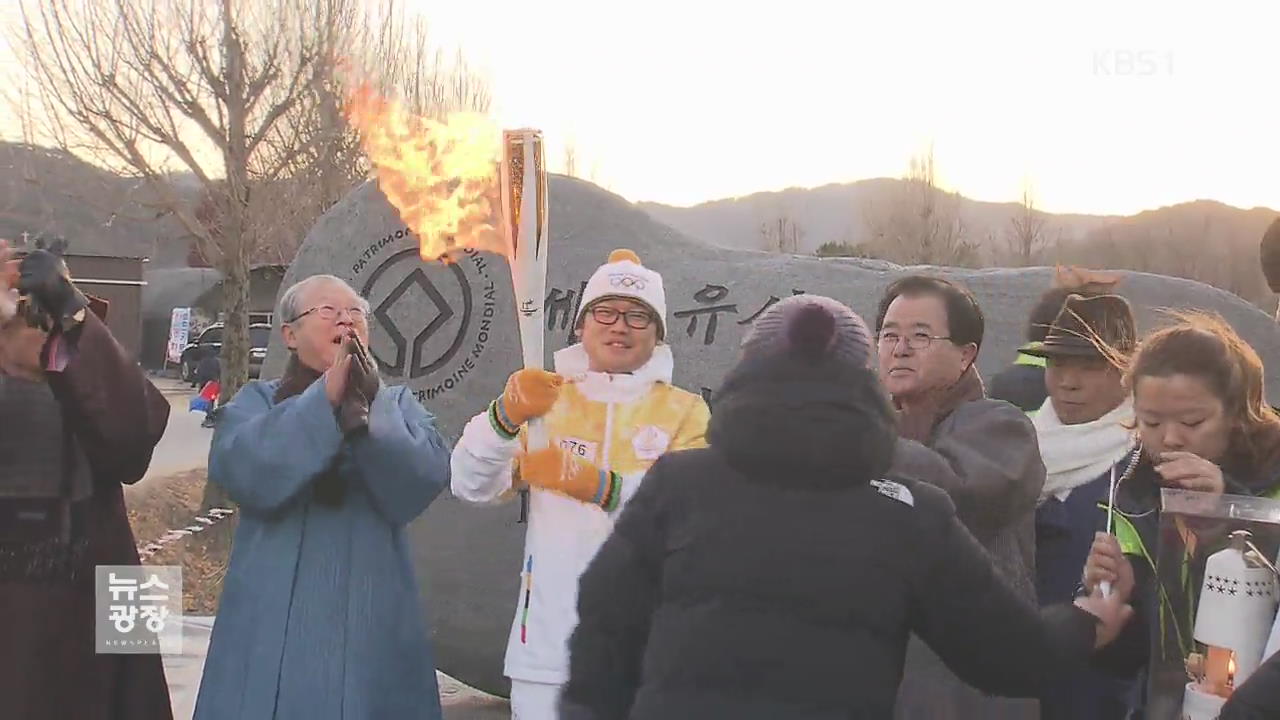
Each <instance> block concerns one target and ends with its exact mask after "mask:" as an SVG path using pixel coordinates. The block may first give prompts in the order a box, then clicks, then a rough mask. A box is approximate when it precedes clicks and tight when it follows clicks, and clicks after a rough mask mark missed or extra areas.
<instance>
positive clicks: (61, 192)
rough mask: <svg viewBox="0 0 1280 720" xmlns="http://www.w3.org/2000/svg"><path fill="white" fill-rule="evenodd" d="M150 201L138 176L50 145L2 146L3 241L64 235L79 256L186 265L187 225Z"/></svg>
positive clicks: (0, 203)
mask: <svg viewBox="0 0 1280 720" xmlns="http://www.w3.org/2000/svg"><path fill="white" fill-rule="evenodd" d="M146 203H147V192H146V191H145V189H144V188H143V187H142V186H141V184H140V183H139V181H138V180H136V179H134V178H125V177H120V176H118V175H114V174H112V173H110V172H107V171H105V170H103V169H101V168H98V167H95V166H94V165H91V164H89V163H87V162H84V161H83V160H80V159H79V158H76V157H74V156H72V155H68V154H66V153H62V152H59V151H57V150H53V149H50V148H44V147H35V146H31V145H24V144H20V143H9V142H0V238H8V239H11V240H14V241H20V240H21V239H22V236H23V233H27V234H28V237H29V238H31V239H35V238H38V237H47V238H57V237H65V238H67V240H68V241H69V242H70V251H71V252H74V253H80V254H85V255H119V256H125V257H145V258H150V259H151V261H152V263H154V264H155V266H159V267H173V266H182V265H185V264H186V259H187V253H188V250H189V248H190V241H189V240H188V239H187V237H186V233H185V232H184V230H183V228H182V226H181V224H180V223H178V222H177V221H176V220H173V219H172V218H167V217H163V216H160V217H157V212H156V210H155V209H153V208H148V207H147V205H146Z"/></svg>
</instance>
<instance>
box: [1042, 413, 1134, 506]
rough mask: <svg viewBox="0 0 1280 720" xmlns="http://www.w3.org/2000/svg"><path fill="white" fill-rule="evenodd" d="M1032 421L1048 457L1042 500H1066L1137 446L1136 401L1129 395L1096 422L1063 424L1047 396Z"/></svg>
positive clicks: (1043, 452) (1043, 451) (1045, 466)
mask: <svg viewBox="0 0 1280 720" xmlns="http://www.w3.org/2000/svg"><path fill="white" fill-rule="evenodd" d="M1032 423H1033V424H1034V425H1035V426H1036V436H1037V437H1038V438H1039V440H1040V457H1041V458H1042V459H1043V460H1044V469H1045V478H1044V489H1043V490H1041V491H1040V502H1041V503H1043V502H1044V501H1045V500H1048V499H1049V497H1050V496H1054V497H1057V498H1058V499H1059V500H1066V499H1067V496H1068V495H1070V494H1071V491H1072V490H1074V489H1076V488H1078V487H1080V486H1081V485H1084V484H1085V483H1087V482H1090V481H1092V480H1095V479H1097V478H1098V477H1099V476H1100V475H1102V474H1103V473H1104V472H1106V471H1107V470H1108V469H1109V468H1110V467H1111V466H1112V465H1115V464H1116V463H1117V462H1120V460H1121V459H1122V458H1124V456H1125V455H1127V454H1128V452H1129V449H1130V448H1131V447H1133V432H1132V431H1131V430H1130V429H1129V428H1128V427H1126V426H1127V425H1132V424H1133V401H1132V400H1131V399H1128V398H1126V399H1125V401H1124V402H1123V403H1121V404H1120V406H1119V407H1117V408H1116V409H1115V410H1112V411H1111V412H1109V413H1107V414H1106V415H1103V416H1102V417H1100V418H1098V419H1097V420H1094V421H1093V422H1088V423H1081V424H1079V425H1063V424H1062V421H1061V420H1059V419H1058V413H1056V412H1054V410H1053V400H1052V399H1050V398H1046V399H1045V401H1044V405H1043V406H1042V407H1041V408H1040V410H1039V411H1038V412H1036V414H1035V417H1034V418H1033V419H1032Z"/></svg>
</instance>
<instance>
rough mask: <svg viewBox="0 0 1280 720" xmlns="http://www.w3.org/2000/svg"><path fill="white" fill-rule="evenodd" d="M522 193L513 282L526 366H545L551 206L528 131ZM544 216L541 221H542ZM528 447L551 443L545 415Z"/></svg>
mask: <svg viewBox="0 0 1280 720" xmlns="http://www.w3.org/2000/svg"><path fill="white" fill-rule="evenodd" d="M520 152H521V153H523V158H522V161H521V170H522V173H521V174H522V176H523V177H522V178H521V183H520V187H521V194H520V209H519V215H518V217H519V227H515V228H512V230H513V231H514V232H516V233H518V234H517V235H516V238H517V241H516V242H515V243H514V250H515V251H514V257H513V258H512V266H511V272H512V282H513V283H514V290H515V294H516V304H517V310H518V312H517V313H516V316H517V324H518V327H519V330H520V350H521V354H522V355H523V360H524V366H525V367H526V368H536V369H542V367H543V360H542V358H543V348H544V343H545V340H546V325H545V313H544V310H545V308H544V302H545V300H544V298H545V295H546V285H547V255H546V252H547V248H546V241H547V235H548V231H547V224H548V222H547V220H548V219H547V217H546V213H547V208H546V202H547V199H546V197H545V193H546V183H545V176H544V175H542V174H540V170H541V152H542V147H541V138H540V136H539V135H537V134H536V133H533V132H530V133H527V134H525V137H524V141H523V142H522V143H520ZM540 218H541V220H540ZM525 432H526V436H527V437H526V439H527V442H528V449H530V450H538V449H541V448H544V447H546V446H547V443H548V438H547V429H546V423H545V422H544V421H543V420H542V419H541V418H534V419H533V420H530V421H529V424H528V426H527V427H526V428H525Z"/></svg>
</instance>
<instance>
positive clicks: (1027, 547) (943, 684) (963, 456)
mask: <svg viewBox="0 0 1280 720" xmlns="http://www.w3.org/2000/svg"><path fill="white" fill-rule="evenodd" d="M903 444H904V446H905V447H906V448H907V449H909V450H910V452H899V454H898V456H897V458H896V459H895V462H894V466H893V467H894V469H893V472H894V473H895V475H896V476H897V477H905V478H911V479H915V480H920V481H922V482H925V483H928V484H930V485H933V486H935V487H938V488H941V489H943V490H945V491H946V492H947V494H948V496H950V498H951V500H952V502H953V503H955V507H956V513H957V515H958V517H959V519H960V521H961V522H962V523H963V524H964V526H965V528H967V529H968V530H969V532H970V533H972V534H973V536H974V537H975V538H976V539H977V540H978V542H979V543H981V544H982V546H983V547H984V548H986V550H987V552H989V553H990V556H991V560H992V563H993V564H994V566H995V569H996V573H997V574H998V575H999V576H1000V578H1001V579H1002V580H1003V581H1004V582H1005V583H1006V584H1007V585H1008V586H1009V587H1010V588H1011V589H1012V590H1013V591H1014V592H1015V593H1017V595H1018V596H1019V597H1020V598H1022V600H1023V601H1024V602H1026V603H1027V604H1028V605H1034V604H1035V602H1036V591H1035V508H1036V500H1037V499H1038V498H1039V496H1040V490H1041V488H1042V487H1044V462H1043V461H1042V460H1041V459H1040V445H1039V443H1038V441H1037V439H1036V430H1035V427H1034V426H1033V425H1032V424H1031V421H1030V419H1028V418H1027V416H1026V415H1025V414H1023V413H1021V412H1019V411H1018V409H1017V408H1015V407H1013V406H1012V405H1010V404H1009V403H1007V402H1003V401H1000V400H988V399H979V400H972V401H969V402H965V403H962V404H961V405H960V406H959V407H957V408H956V409H955V410H954V411H953V412H951V413H949V414H948V415H946V416H945V417H943V418H942V419H941V420H940V421H938V423H937V425H936V426H935V427H934V429H933V432H932V433H931V435H930V437H929V438H928V443H927V447H926V446H923V445H920V444H919V443H916V442H913V441H904V443H903ZM945 660H946V659H945V658H939V657H938V655H937V654H936V653H934V652H932V651H930V649H929V648H928V647H926V646H925V644H923V643H921V642H919V640H918V639H917V640H913V641H912V643H911V646H910V648H909V649H908V652H907V665H906V672H905V674H904V676H903V680H902V687H901V688H900V689H899V692H898V707H897V712H896V713H895V717H897V718H898V720H952V719H954V720H968V719H969V718H979V717H980V718H983V719H984V720H1038V718H1039V716H1040V712H1039V707H1038V703H1036V702H1035V701H1034V700H1011V699H1005V698H993V697H989V696H988V695H986V694H984V693H983V692H980V689H978V688H974V687H972V683H968V682H967V681H965V679H964V678H963V677H957V674H956V673H953V672H951V671H950V670H948V669H947V667H946V665H945Z"/></svg>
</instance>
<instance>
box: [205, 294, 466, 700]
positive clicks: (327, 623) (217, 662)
mask: <svg viewBox="0 0 1280 720" xmlns="http://www.w3.org/2000/svg"><path fill="white" fill-rule="evenodd" d="M368 312H369V308H368V303H367V302H366V301H365V300H364V299H363V298H361V297H360V296H359V295H357V294H356V293H355V291H353V290H352V289H351V287H350V286H348V285H347V284H346V283H345V282H343V281H342V280H340V279H339V278H336V277H332V276H325V275H319V276H314V277H311V278H308V279H306V280H303V281H302V282H300V283H298V284H297V285H294V286H293V287H291V288H290V289H288V290H287V291H286V292H285V293H284V296H283V297H282V298H281V301H280V317H281V318H283V321H284V324H283V329H282V332H283V336H284V341H285V343H286V345H287V346H288V347H289V349H290V350H291V355H290V358H289V362H288V366H287V368H286V370H285V373H284V376H283V377H282V378H281V379H280V380H272V381H255V382H252V383H250V384H249V385H247V386H246V387H245V388H244V389H243V390H241V391H240V392H239V393H238V394H237V395H236V396H235V398H234V399H233V400H232V401H231V402H230V403H228V404H227V405H226V406H225V408H224V409H223V410H222V412H221V414H220V417H219V419H218V425H217V429H216V430H215V431H214V439H213V446H212V449H211V450H210V453H209V480H210V481H211V482H214V483H217V484H218V485H220V486H221V487H223V488H225V489H226V491H227V493H228V495H230V497H231V499H232V500H234V501H235V502H236V503H237V505H238V506H239V509H240V513H241V516H240V524H239V528H238V529H237V531H236V536H235V544H234V547H233V550H232V553H231V564H230V568H229V570H228V572H227V577H226V581H225V585H224V589H223V594H222V599H221V603H220V607H219V611H218V617H217V620H216V622H215V623H214V629H213V637H212V640H211V644H210V648H209V655H208V659H207V661H206V663H205V669H204V678H203V680H202V682H201V685H200V694H199V698H198V700H197V703H196V710H195V717H196V720H224V719H225V720H232V719H234V720H288V719H291V718H305V719H306V720H326V719H328V718H334V719H335V720H336V719H338V718H342V719H344V720H373V719H375V718H377V719H381V718H396V719H397V720H411V719H412V720H425V719H433V718H440V717H441V711H440V700H439V691H438V689H437V687H436V679H435V663H434V661H433V659H432V653H431V649H430V646H429V644H428V640H427V637H428V633H427V630H426V623H425V622H424V620H423V612H422V608H421V606H420V604H419V599H418V586H417V581H416V579H415V577H414V573H413V569H412V566H411V564H410V560H409V550H408V547H407V545H406V542H405V537H404V526H405V525H406V524H407V523H409V522H410V521H411V520H413V519H414V518H415V517H417V516H418V515H419V514H421V513H422V512H423V511H424V510H426V508H427V506H428V505H429V504H430V503H431V501H432V500H433V499H434V498H435V497H436V495H437V494H438V493H439V492H440V490H441V489H442V488H444V487H446V486H447V485H448V484H449V454H450V450H449V447H448V446H447V443H446V442H445V440H444V439H443V438H442V437H441V435H440V433H439V432H438V431H437V430H436V427H435V422H434V419H433V418H432V416H431V415H430V414H428V413H427V411H426V410H424V409H423V407H422V406H421V405H420V404H419V403H418V401H417V400H416V399H415V398H414V396H413V394H412V393H411V392H409V391H408V389H406V388H404V387H383V386H381V384H380V382H379V380H378V374H377V370H376V368H375V366H374V365H373V363H372V361H371V359H370V357H369V355H368V352H367V351H366V350H365V348H366V347H367V346H368V325H367V318H368Z"/></svg>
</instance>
